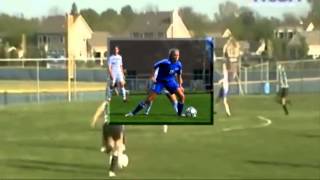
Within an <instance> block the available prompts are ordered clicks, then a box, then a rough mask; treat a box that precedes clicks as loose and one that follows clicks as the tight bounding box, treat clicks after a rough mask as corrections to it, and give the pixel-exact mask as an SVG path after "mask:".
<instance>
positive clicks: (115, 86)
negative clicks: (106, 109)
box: [113, 83, 119, 96]
mask: <svg viewBox="0 0 320 180" xmlns="http://www.w3.org/2000/svg"><path fill="white" fill-rule="evenodd" d="M118 84H119V83H115V85H114V87H113V90H114V92H115V94H116V95H117V96H119V91H118V89H119V88H118V87H119V85H118Z"/></svg>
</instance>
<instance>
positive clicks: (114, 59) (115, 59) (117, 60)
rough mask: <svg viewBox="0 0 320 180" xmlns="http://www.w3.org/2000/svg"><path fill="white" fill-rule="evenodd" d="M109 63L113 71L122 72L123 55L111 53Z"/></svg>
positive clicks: (113, 72)
mask: <svg viewBox="0 0 320 180" xmlns="http://www.w3.org/2000/svg"><path fill="white" fill-rule="evenodd" d="M108 65H109V66H110V65H111V73H112V74H113V75H115V74H122V68H121V66H122V57H121V56H120V55H111V56H110V57H109V61H108Z"/></svg>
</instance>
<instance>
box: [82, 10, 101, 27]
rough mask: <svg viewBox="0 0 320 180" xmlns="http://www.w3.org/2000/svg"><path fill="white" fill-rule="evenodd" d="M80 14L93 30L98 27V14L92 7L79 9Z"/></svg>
mask: <svg viewBox="0 0 320 180" xmlns="http://www.w3.org/2000/svg"><path fill="white" fill-rule="evenodd" d="M80 14H81V15H82V16H83V18H84V19H85V20H86V21H87V23H88V24H89V26H90V27H91V28H92V29H93V30H97V29H98V27H97V26H98V24H99V23H100V21H99V18H100V15H99V14H98V13H97V12H96V11H95V10H93V9H91V8H89V9H82V10H81V11H80Z"/></svg>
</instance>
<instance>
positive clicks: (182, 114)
mask: <svg viewBox="0 0 320 180" xmlns="http://www.w3.org/2000/svg"><path fill="white" fill-rule="evenodd" d="M178 116H179V115H178ZM180 117H186V114H185V113H181V115H180Z"/></svg>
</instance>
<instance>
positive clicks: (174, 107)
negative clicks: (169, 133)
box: [172, 101, 178, 113]
mask: <svg viewBox="0 0 320 180" xmlns="http://www.w3.org/2000/svg"><path fill="white" fill-rule="evenodd" d="M172 106H173V109H174V111H175V112H176V113H178V101H174V102H173V103H172Z"/></svg>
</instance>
